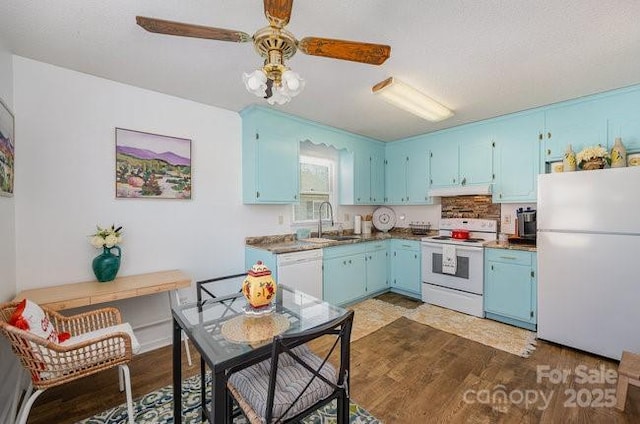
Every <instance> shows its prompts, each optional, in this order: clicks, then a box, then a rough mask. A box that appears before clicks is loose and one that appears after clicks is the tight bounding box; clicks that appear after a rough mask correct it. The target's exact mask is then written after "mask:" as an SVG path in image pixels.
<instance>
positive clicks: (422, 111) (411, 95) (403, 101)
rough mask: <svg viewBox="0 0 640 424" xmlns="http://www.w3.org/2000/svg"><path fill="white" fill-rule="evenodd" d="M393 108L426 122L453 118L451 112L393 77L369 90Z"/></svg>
mask: <svg viewBox="0 0 640 424" xmlns="http://www.w3.org/2000/svg"><path fill="white" fill-rule="evenodd" d="M371 90H372V91H373V94H375V95H376V96H380V97H382V98H383V99H384V100H385V101H387V102H389V103H391V104H392V105H394V106H397V107H399V108H400V109H404V110H406V111H407V112H411V113H413V114H414V115H418V116H419V117H421V118H424V119H426V120H428V121H433V122H438V121H442V120H443V119H447V118H449V117H450V116H453V112H452V111H451V110H449V109H447V108H446V107H444V106H442V105H441V104H440V103H438V102H436V101H435V100H433V99H432V98H430V97H429V96H427V95H425V94H423V93H421V92H420V91H418V90H416V89H415V88H413V87H411V86H410V85H407V84H405V83H403V82H402V81H400V80H398V79H395V78H393V77H390V78H387V79H386V80H384V81H382V82H379V83H378V84H376V85H374V86H373V88H372V89H371Z"/></svg>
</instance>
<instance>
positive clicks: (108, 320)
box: [0, 302, 134, 424]
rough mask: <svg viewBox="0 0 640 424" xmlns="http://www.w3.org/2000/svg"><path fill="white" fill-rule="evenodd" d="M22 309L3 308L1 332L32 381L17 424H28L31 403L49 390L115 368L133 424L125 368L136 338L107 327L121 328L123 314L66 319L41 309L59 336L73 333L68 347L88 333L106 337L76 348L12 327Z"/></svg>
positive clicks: (90, 314) (110, 312)
mask: <svg viewBox="0 0 640 424" xmlns="http://www.w3.org/2000/svg"><path fill="white" fill-rule="evenodd" d="M18 304H19V302H11V303H3V304H0V330H1V332H2V333H3V334H4V335H5V336H6V337H7V338H8V339H9V342H10V343H11V347H12V349H13V351H14V353H15V354H16V355H17V356H18V358H19V359H20V362H21V364H22V366H23V367H24V368H25V370H26V371H27V372H28V373H29V375H30V377H31V381H30V384H29V387H28V388H27V392H26V394H25V395H24V398H23V401H22V406H21V407H20V411H19V413H18V417H17V419H16V423H18V424H24V423H26V421H27V417H28V416H29V412H30V411H31V407H32V406H33V403H34V402H35V400H36V398H37V397H38V396H40V395H41V394H42V393H43V392H44V391H45V390H46V389H48V388H50V387H55V386H59V385H61V384H64V383H67V382H70V381H73V380H77V379H79V378H82V377H86V376H89V375H92V374H95V373H97V372H100V371H103V370H106V369H109V368H113V367H116V366H117V367H119V370H118V376H119V379H120V391H122V390H123V389H124V390H126V397H127V410H128V414H129V423H130V424H133V422H134V421H133V401H132V398H131V379H130V374H129V367H128V366H127V364H128V363H129V362H130V361H131V357H132V339H131V336H130V335H129V334H128V333H127V332H125V331H118V329H115V330H114V332H109V327H113V326H116V325H119V324H122V318H121V317H120V311H118V309H116V308H102V309H98V310H96V311H92V312H86V313H82V314H78V315H74V316H70V317H66V316H64V315H61V314H59V313H57V312H55V311H53V310H51V309H48V308H45V307H42V309H43V310H44V312H45V315H46V316H47V318H48V319H49V321H50V322H51V323H52V324H53V326H54V328H55V329H56V331H58V332H68V333H70V334H71V337H72V339H71V340H70V341H69V342H71V341H73V337H76V336H80V335H82V334H86V333H89V332H93V331H98V332H99V333H103V334H102V335H96V336H95V337H93V335H91V337H90V338H89V339H87V340H84V341H81V342H77V343H72V344H70V343H69V342H67V343H64V344H57V343H53V342H51V341H48V340H46V339H44V338H42V337H38V336H36V335H34V334H32V333H30V332H29V331H24V330H21V329H19V328H17V327H14V326H12V325H10V324H9V323H8V322H9V319H10V317H11V314H12V313H13V311H14V310H15V309H16V307H17V306H18ZM123 377H124V384H123ZM123 386H124V387H123ZM34 389H35V392H34Z"/></svg>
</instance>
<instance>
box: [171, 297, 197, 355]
mask: <svg viewBox="0 0 640 424" xmlns="http://www.w3.org/2000/svg"><path fill="white" fill-rule="evenodd" d="M171 294H173V295H174V296H175V297H176V304H178V305H180V304H181V303H180V294H179V293H178V290H172V291H170V292H169V297H171ZM169 307H171V299H169ZM184 350H185V351H186V353H187V362H188V363H189V366H192V365H193V363H192V361H191V350H190V349H189V338H188V337H187V336H186V335H185V337H184Z"/></svg>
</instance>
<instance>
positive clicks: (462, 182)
mask: <svg viewBox="0 0 640 424" xmlns="http://www.w3.org/2000/svg"><path fill="white" fill-rule="evenodd" d="M466 183H467V177H463V178H462V181H460V184H462V185H465V184H466Z"/></svg>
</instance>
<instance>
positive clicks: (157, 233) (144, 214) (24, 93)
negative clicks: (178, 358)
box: [14, 56, 290, 346]
mask: <svg viewBox="0 0 640 424" xmlns="http://www.w3.org/2000/svg"><path fill="white" fill-rule="evenodd" d="M14 75H15V93H14V94H15V110H16V125H17V127H18V128H20V131H19V134H20V137H19V157H18V160H19V166H18V168H17V175H16V192H17V193H19V194H20V195H19V196H16V198H15V199H16V205H15V208H16V249H17V260H16V275H17V282H18V287H17V289H18V291H19V290H23V289H28V288H34V287H43V286H51V285H57V284H61V283H68V282H77V281H85V280H91V279H93V278H94V277H93V275H92V271H91V260H92V258H93V257H94V256H96V255H97V254H98V253H99V252H98V251H97V250H95V249H94V248H93V247H91V245H90V244H89V241H88V237H87V236H88V235H89V234H91V233H92V232H93V231H95V225H96V224H100V225H102V226H106V225H110V224H112V223H115V224H118V225H123V226H124V241H123V244H122V249H123V262H122V267H121V269H120V272H119V275H130V274H138V273H144V272H151V271H157V270H164V269H172V268H179V269H182V270H184V271H186V272H187V273H188V274H189V275H190V276H191V277H192V278H193V279H194V281H195V280H198V279H203V278H206V277H211V276H219V275H225V274H227V273H233V272H238V271H242V270H243V269H244V238H245V237H246V236H248V235H259V234H275V233H282V232H289V230H290V229H289V225H288V223H289V219H285V220H283V222H284V223H283V224H282V225H280V224H278V222H279V221H278V218H279V216H280V215H285V216H287V217H289V216H290V212H289V208H288V207H285V206H275V207H273V206H257V207H255V206H245V205H243V204H242V200H241V153H240V152H241V146H240V141H241V125H240V117H239V115H238V114H237V113H235V112H230V111H226V110H223V109H219V108H215V107H211V106H206V105H202V104H198V103H194V102H192V101H187V100H183V99H179V98H175V97H171V96H167V95H164V94H160V93H155V92H151V91H147V90H143V89H139V88H136V87H132V86H127V85H124V84H119V83H115V82H112V81H108V80H104V79H100V78H96V77H93V76H90V75H86V74H81V73H77V72H74V71H70V70H67V69H63V68H58V67H54V66H51V65H47V64H44V63H40V62H36V61H32V60H30V59H25V58H21V57H17V56H15V57H14ZM115 127H122V128H129V129H134V130H142V131H148V132H152V133H158V134H165V135H171V136H177V137H185V138H190V139H192V164H193V175H192V178H193V180H192V186H193V192H192V194H193V199H192V200H186V201H184V200H159V199H142V200H136V199H117V200H116V199H115V184H114V162H115V147H114V143H115V140H114V128H115ZM189 296H190V297H191V296H192V294H191V293H189ZM118 306H119V307H120V308H121V309H122V310H123V313H124V314H125V317H126V318H127V319H128V320H130V321H131V322H132V324H133V325H134V327H136V326H139V325H142V324H146V323H150V322H155V321H157V320H159V319H162V318H168V317H169V309H168V306H167V297H166V295H155V296H147V297H145V298H142V299H135V300H129V301H126V302H120V303H118ZM141 333H142V334H140V333H139V337H140V338H141V342H142V343H143V344H145V343H147V346H151V345H152V344H153V343H160V344H161V343H163V342H166V341H167V339H166V337H168V336H169V334H170V329H169V325H168V324H165V325H163V327H162V329H161V330H158V329H153V328H152V329H146V330H145V331H142V332H141Z"/></svg>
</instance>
